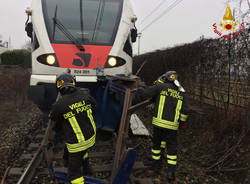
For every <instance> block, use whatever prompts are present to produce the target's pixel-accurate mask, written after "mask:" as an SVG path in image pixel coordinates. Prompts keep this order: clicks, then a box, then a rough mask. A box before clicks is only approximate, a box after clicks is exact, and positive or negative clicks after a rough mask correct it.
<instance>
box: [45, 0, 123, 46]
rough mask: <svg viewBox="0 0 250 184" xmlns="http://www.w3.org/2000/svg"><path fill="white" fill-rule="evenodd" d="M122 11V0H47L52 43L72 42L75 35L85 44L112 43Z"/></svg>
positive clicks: (48, 27) (76, 38)
mask: <svg viewBox="0 0 250 184" xmlns="http://www.w3.org/2000/svg"><path fill="white" fill-rule="evenodd" d="M121 11H122V0H43V13H44V19H45V23H46V27H47V30H48V34H49V37H50V40H51V42H52V43H72V39H74V40H76V41H77V42H78V43H81V44H88V45H93V44H95V45H112V44H113V42H114V38H115V36H116V32H117V29H118V25H119V22H120V18H121ZM58 23H60V26H58ZM61 26H62V27H63V29H64V30H63V29H61V28H60V27H61ZM69 35H70V36H69ZM70 37H71V39H70Z"/></svg>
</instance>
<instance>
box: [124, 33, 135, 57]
mask: <svg viewBox="0 0 250 184" xmlns="http://www.w3.org/2000/svg"><path fill="white" fill-rule="evenodd" d="M123 51H124V52H126V53H127V54H128V55H129V56H131V57H132V55H133V49H132V46H131V43H130V41H129V37H128V38H127V41H126V43H125V45H124V47H123Z"/></svg>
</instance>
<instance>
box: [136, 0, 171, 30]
mask: <svg viewBox="0 0 250 184" xmlns="http://www.w3.org/2000/svg"><path fill="white" fill-rule="evenodd" d="M166 2H167V0H162V1H161V2H160V3H159V4H158V5H157V6H156V7H155V8H154V9H153V10H152V11H151V12H150V13H149V14H148V15H147V16H146V17H144V19H142V21H141V22H140V24H139V25H141V24H142V23H143V22H145V20H147V19H148V18H149V17H150V16H151V15H152V14H153V13H154V12H156V10H158V9H159V8H160V7H161V5H163V4H164V3H166Z"/></svg>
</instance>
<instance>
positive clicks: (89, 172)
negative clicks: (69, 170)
mask: <svg viewBox="0 0 250 184" xmlns="http://www.w3.org/2000/svg"><path fill="white" fill-rule="evenodd" d="M82 166H83V168H82V174H83V176H86V175H87V176H91V175H93V174H94V172H93V169H92V167H91V165H90V164H89V159H88V158H86V159H84V160H83V162H82Z"/></svg>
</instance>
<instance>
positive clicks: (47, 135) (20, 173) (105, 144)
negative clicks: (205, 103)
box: [1, 78, 153, 184]
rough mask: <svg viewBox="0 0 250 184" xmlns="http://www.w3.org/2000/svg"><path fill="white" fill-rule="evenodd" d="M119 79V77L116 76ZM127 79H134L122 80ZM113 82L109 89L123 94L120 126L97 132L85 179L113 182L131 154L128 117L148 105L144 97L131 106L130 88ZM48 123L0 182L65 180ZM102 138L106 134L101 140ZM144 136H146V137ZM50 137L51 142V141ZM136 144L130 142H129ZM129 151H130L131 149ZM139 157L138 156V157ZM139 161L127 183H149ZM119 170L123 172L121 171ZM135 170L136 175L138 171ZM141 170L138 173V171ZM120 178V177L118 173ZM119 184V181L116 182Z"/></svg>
mask: <svg viewBox="0 0 250 184" xmlns="http://www.w3.org/2000/svg"><path fill="white" fill-rule="evenodd" d="M118 79H119V78H118ZM127 82H134V81H133V80H128V79H126V83H127ZM120 87H121V85H120V84H119V85H117V84H114V85H113V86H110V88H111V90H112V89H113V90H114V91H115V90H117V91H120V92H122V93H123V94H124V108H123V112H122V117H121V123H120V129H119V131H118V132H113V133H111V132H110V133H109V135H108V136H105V135H103V132H102V133H97V140H96V145H95V146H94V147H93V148H92V149H90V151H89V159H90V163H91V165H92V167H93V171H94V174H93V175H92V176H87V177H86V178H87V180H86V181H88V179H89V180H91V179H93V178H98V179H99V180H100V181H98V182H100V183H115V181H116V180H117V177H118V176H119V174H121V173H120V172H119V169H120V168H122V169H124V173H125V172H127V171H125V170H126V169H127V168H126V167H127V165H126V164H125V165H123V161H124V160H125V159H127V157H126V156H127V155H126V154H130V153H132V154H133V153H135V152H133V149H128V144H127V142H129V141H130V142H131V141H134V140H130V137H128V129H129V121H128V119H129V117H130V115H131V113H132V112H133V111H134V110H135V109H137V108H138V107H140V106H143V105H146V104H149V101H148V100H146V101H144V102H141V103H140V104H136V105H133V106H132V105H131V97H132V92H133V90H134V89H133V88H127V87H124V86H123V87H122V89H121V88H120ZM51 127H52V122H51V121H49V122H48V127H47V128H46V129H43V130H42V131H41V133H39V134H37V135H36V136H35V138H34V140H33V142H32V143H30V145H29V146H28V148H27V150H26V151H25V152H24V153H23V154H22V155H21V156H20V157H19V158H17V161H16V162H15V164H14V165H13V166H12V167H11V168H10V167H9V168H8V169H7V170H6V173H5V176H4V178H3V179H2V182H1V184H13V183H18V184H26V183H31V184H33V183H36V184H37V183H65V182H66V181H65V180H64V181H63V180H60V179H65V178H66V175H67V168H65V167H64V164H63V159H62V158H63V150H64V144H63V143H62V142H60V141H58V140H60V139H57V138H56V137H54V134H53V131H52V128H51ZM104 137H106V138H105V139H104ZM146 139H147V138H146ZM52 140H53V141H52ZM137 144H140V142H134V143H133V145H137ZM131 150H132V151H131ZM138 160H140V159H138ZM147 169H148V168H147V166H145V164H144V162H143V160H140V161H137V159H136V160H135V162H134V163H133V173H136V174H131V177H130V183H131V184H134V183H136V184H140V183H141V184H153V181H152V178H150V177H148V176H146V175H144V174H143V173H144V172H145V170H147ZM122 173H123V172H122ZM138 173H139V174H138ZM140 173H141V174H140ZM121 177H123V176H121ZM118 183H119V182H118Z"/></svg>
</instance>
